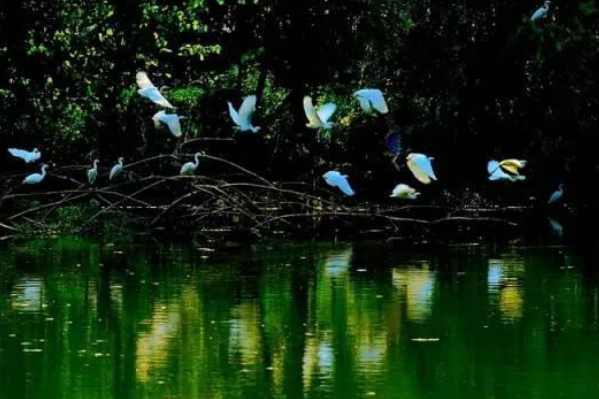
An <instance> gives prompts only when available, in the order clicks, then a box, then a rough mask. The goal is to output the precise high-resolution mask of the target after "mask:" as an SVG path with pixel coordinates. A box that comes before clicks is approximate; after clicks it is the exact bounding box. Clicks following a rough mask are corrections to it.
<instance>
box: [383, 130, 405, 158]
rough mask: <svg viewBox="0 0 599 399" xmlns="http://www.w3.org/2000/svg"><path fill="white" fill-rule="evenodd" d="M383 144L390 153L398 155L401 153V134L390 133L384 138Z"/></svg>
mask: <svg viewBox="0 0 599 399" xmlns="http://www.w3.org/2000/svg"><path fill="white" fill-rule="evenodd" d="M385 145H386V146H387V149H388V150H389V152H390V153H392V154H393V155H396V156H397V155H399V154H400V153H401V150H402V148H401V135H400V134H399V133H390V134H389V135H388V136H387V137H386V138H385Z"/></svg>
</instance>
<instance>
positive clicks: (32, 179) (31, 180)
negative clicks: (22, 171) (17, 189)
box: [22, 164, 48, 184]
mask: <svg viewBox="0 0 599 399" xmlns="http://www.w3.org/2000/svg"><path fill="white" fill-rule="evenodd" d="M46 169H48V165H46V164H44V165H42V173H34V174H32V175H29V176H27V177H26V178H25V179H24V180H23V183H22V184H40V183H41V182H42V181H44V178H45V177H46Z"/></svg>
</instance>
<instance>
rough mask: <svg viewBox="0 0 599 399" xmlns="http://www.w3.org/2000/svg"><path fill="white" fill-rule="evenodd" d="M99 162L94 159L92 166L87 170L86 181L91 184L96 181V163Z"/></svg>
mask: <svg viewBox="0 0 599 399" xmlns="http://www.w3.org/2000/svg"><path fill="white" fill-rule="evenodd" d="M99 163H100V161H98V160H97V159H96V160H95V161H94V165H93V167H92V168H91V169H90V170H88V171H87V181H89V184H91V185H92V186H93V185H94V184H95V183H96V180H97V179H98V164H99Z"/></svg>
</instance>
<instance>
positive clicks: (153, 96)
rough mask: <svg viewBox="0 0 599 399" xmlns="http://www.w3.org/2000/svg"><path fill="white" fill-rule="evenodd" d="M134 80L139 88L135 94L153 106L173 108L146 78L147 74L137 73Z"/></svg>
mask: <svg viewBox="0 0 599 399" xmlns="http://www.w3.org/2000/svg"><path fill="white" fill-rule="evenodd" d="M135 79H136V80H137V86H138V87H139V90H137V93H138V94H139V95H140V96H142V97H145V98H147V99H148V100H150V101H152V102H153V103H154V104H157V105H160V106H161V107H163V108H170V109H174V108H175V107H173V106H172V104H171V103H169V102H168V100H167V99H166V98H164V96H163V95H162V93H161V90H158V88H157V87H156V86H154V84H153V83H152V81H151V80H150V78H148V74H147V73H145V72H137V75H136V76H135Z"/></svg>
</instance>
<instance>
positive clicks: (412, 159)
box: [407, 154, 437, 184]
mask: <svg viewBox="0 0 599 399" xmlns="http://www.w3.org/2000/svg"><path fill="white" fill-rule="evenodd" d="M433 160H434V158H430V157H427V156H426V155H424V154H409V155H408V157H407V163H408V168H409V169H410V170H411V171H412V174H414V177H415V178H416V179H417V180H418V181H419V182H420V183H423V184H430V183H431V181H432V180H435V181H436V180H437V176H435V172H434V171H433V165H432V164H431V161H433Z"/></svg>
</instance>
